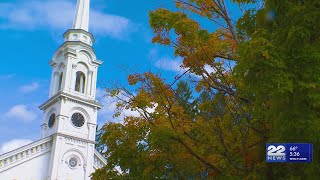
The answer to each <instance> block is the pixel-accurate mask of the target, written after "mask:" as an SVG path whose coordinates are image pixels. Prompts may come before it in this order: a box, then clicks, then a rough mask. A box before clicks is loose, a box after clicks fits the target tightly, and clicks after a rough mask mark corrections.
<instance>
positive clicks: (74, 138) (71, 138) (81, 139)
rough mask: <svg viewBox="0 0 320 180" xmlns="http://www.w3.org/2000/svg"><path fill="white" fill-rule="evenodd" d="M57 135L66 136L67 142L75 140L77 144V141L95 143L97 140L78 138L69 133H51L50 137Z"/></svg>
mask: <svg viewBox="0 0 320 180" xmlns="http://www.w3.org/2000/svg"><path fill="white" fill-rule="evenodd" d="M58 136H60V137H64V138H66V141H67V142H76V143H77V144H79V142H82V143H80V144H83V143H89V144H97V142H95V141H91V140H88V139H83V138H79V137H76V136H72V135H69V134H64V133H55V134H52V137H58Z"/></svg>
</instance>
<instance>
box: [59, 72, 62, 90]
mask: <svg viewBox="0 0 320 180" xmlns="http://www.w3.org/2000/svg"><path fill="white" fill-rule="evenodd" d="M62 80H63V72H62V73H60V76H59V89H58V91H60V90H61V89H62Z"/></svg>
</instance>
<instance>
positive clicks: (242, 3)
mask: <svg viewBox="0 0 320 180" xmlns="http://www.w3.org/2000/svg"><path fill="white" fill-rule="evenodd" d="M175 3H176V7H177V11H175V12H173V11H171V10H168V9H163V8H159V9H157V10H155V11H151V12H150V13H149V17H150V26H151V28H152V29H153V31H154V38H153V39H152V42H153V43H157V44H161V45H164V46H169V47H172V48H173V49H174V55H175V56H179V57H181V58H182V68H183V69H184V70H185V72H184V73H181V74H180V75H179V76H177V77H176V78H175V80H174V81H173V82H168V81H166V80H164V79H163V77H161V76H160V75H157V74H154V73H152V72H146V73H141V74H132V75H130V76H129V77H128V82H129V84H130V85H131V86H132V87H134V88H135V90H136V91H135V92H134V93H133V92H132V91H129V90H128V89H127V88H124V87H123V86H122V87H117V88H116V89H115V90H113V91H109V92H108V93H109V94H110V95H112V96H113V97H117V98H118V100H119V101H118V104H117V112H116V113H115V114H116V115H118V116H119V115H120V114H121V112H122V111H123V110H125V109H127V110H134V111H137V112H139V114H140V115H139V116H128V117H124V118H123V123H107V124H106V125H105V126H104V127H103V130H104V134H103V135H102V137H101V141H102V142H104V143H105V145H106V147H107V150H106V151H105V152H104V155H105V157H106V158H107V160H108V165H107V166H106V167H105V168H103V169H101V170H98V171H97V172H96V173H95V174H94V175H93V177H94V179H188V178H195V179H197V178H198V179H199V178H201V177H211V178H214V179H228V178H229V179H275V178H284V179H288V178H294V177H295V178H302V177H303V175H304V173H305V172H308V173H309V174H308V177H310V178H311V177H316V176H318V175H319V173H318V171H317V168H319V165H318V164H319V161H318V158H319V156H318V155H315V159H314V162H313V164H312V165H310V164H309V165H308V164H301V165H297V164H293V165H290V164H286V165H282V166H281V168H282V169H283V171H280V170H279V169H281V168H280V166H278V165H274V166H271V165H269V164H267V163H265V143H266V142H273V141H276V142H288V141H290V142H311V143H314V144H315V147H316V149H315V150H319V147H317V146H318V145H319V139H320V137H319V135H318V134H319V133H318V132H319V130H320V124H319V122H320V121H319V120H320V119H319V112H320V111H319V107H320V98H319V97H320V96H319V91H318V90H319V87H320V74H319V73H320V55H319V52H320V50H319V45H320V44H319V43H320V41H319V37H320V36H319V32H320V31H318V30H319V23H316V22H317V18H316V17H318V18H319V17H320V16H319V12H320V11H319V8H320V4H319V3H318V2H312V1H299V0H295V1H290V2H289V1H288V2H287V1H286V2H284V1H276V0H270V1H267V0H266V1H253V0H233V4H231V5H230V4H228V6H227V5H226V2H225V1H224V0H176V1H175ZM228 3H230V2H229V1H228ZM229 6H230V7H229ZM238 6H239V7H240V9H242V10H243V14H242V16H241V17H230V14H231V13H230V12H231V10H229V9H231V7H233V8H235V7H238ZM228 8H229V9H228ZM310 9H313V11H311V10H310ZM297 13H298V14H299V17H297V16H295V14H297ZM187 14H188V15H187ZM190 14H193V15H195V14H196V15H197V16H200V17H202V18H203V19H204V20H206V21H207V22H210V23H211V24H212V26H215V27H217V28H216V30H215V31H213V32H211V31H209V30H207V29H204V28H202V26H201V23H200V22H197V21H196V20H194V18H192V17H190ZM288 17H290V18H289V19H288ZM119 169H121V171H120V172H121V173H119Z"/></svg>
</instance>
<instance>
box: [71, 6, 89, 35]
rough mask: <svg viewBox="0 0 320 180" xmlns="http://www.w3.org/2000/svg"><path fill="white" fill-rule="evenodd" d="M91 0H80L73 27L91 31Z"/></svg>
mask: <svg viewBox="0 0 320 180" xmlns="http://www.w3.org/2000/svg"><path fill="white" fill-rule="evenodd" d="M89 6H90V0H78V3H77V11H76V16H75V19H74V25H73V29H82V30H85V31H89V30H88V29H89Z"/></svg>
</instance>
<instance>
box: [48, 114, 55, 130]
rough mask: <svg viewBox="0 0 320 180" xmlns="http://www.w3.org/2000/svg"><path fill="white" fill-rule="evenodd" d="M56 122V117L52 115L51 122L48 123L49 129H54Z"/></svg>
mask: <svg viewBox="0 0 320 180" xmlns="http://www.w3.org/2000/svg"><path fill="white" fill-rule="evenodd" d="M55 121H56V115H55V114H51V116H50V118H49V121H48V127H49V128H52V127H53V125H54V123H55Z"/></svg>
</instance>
